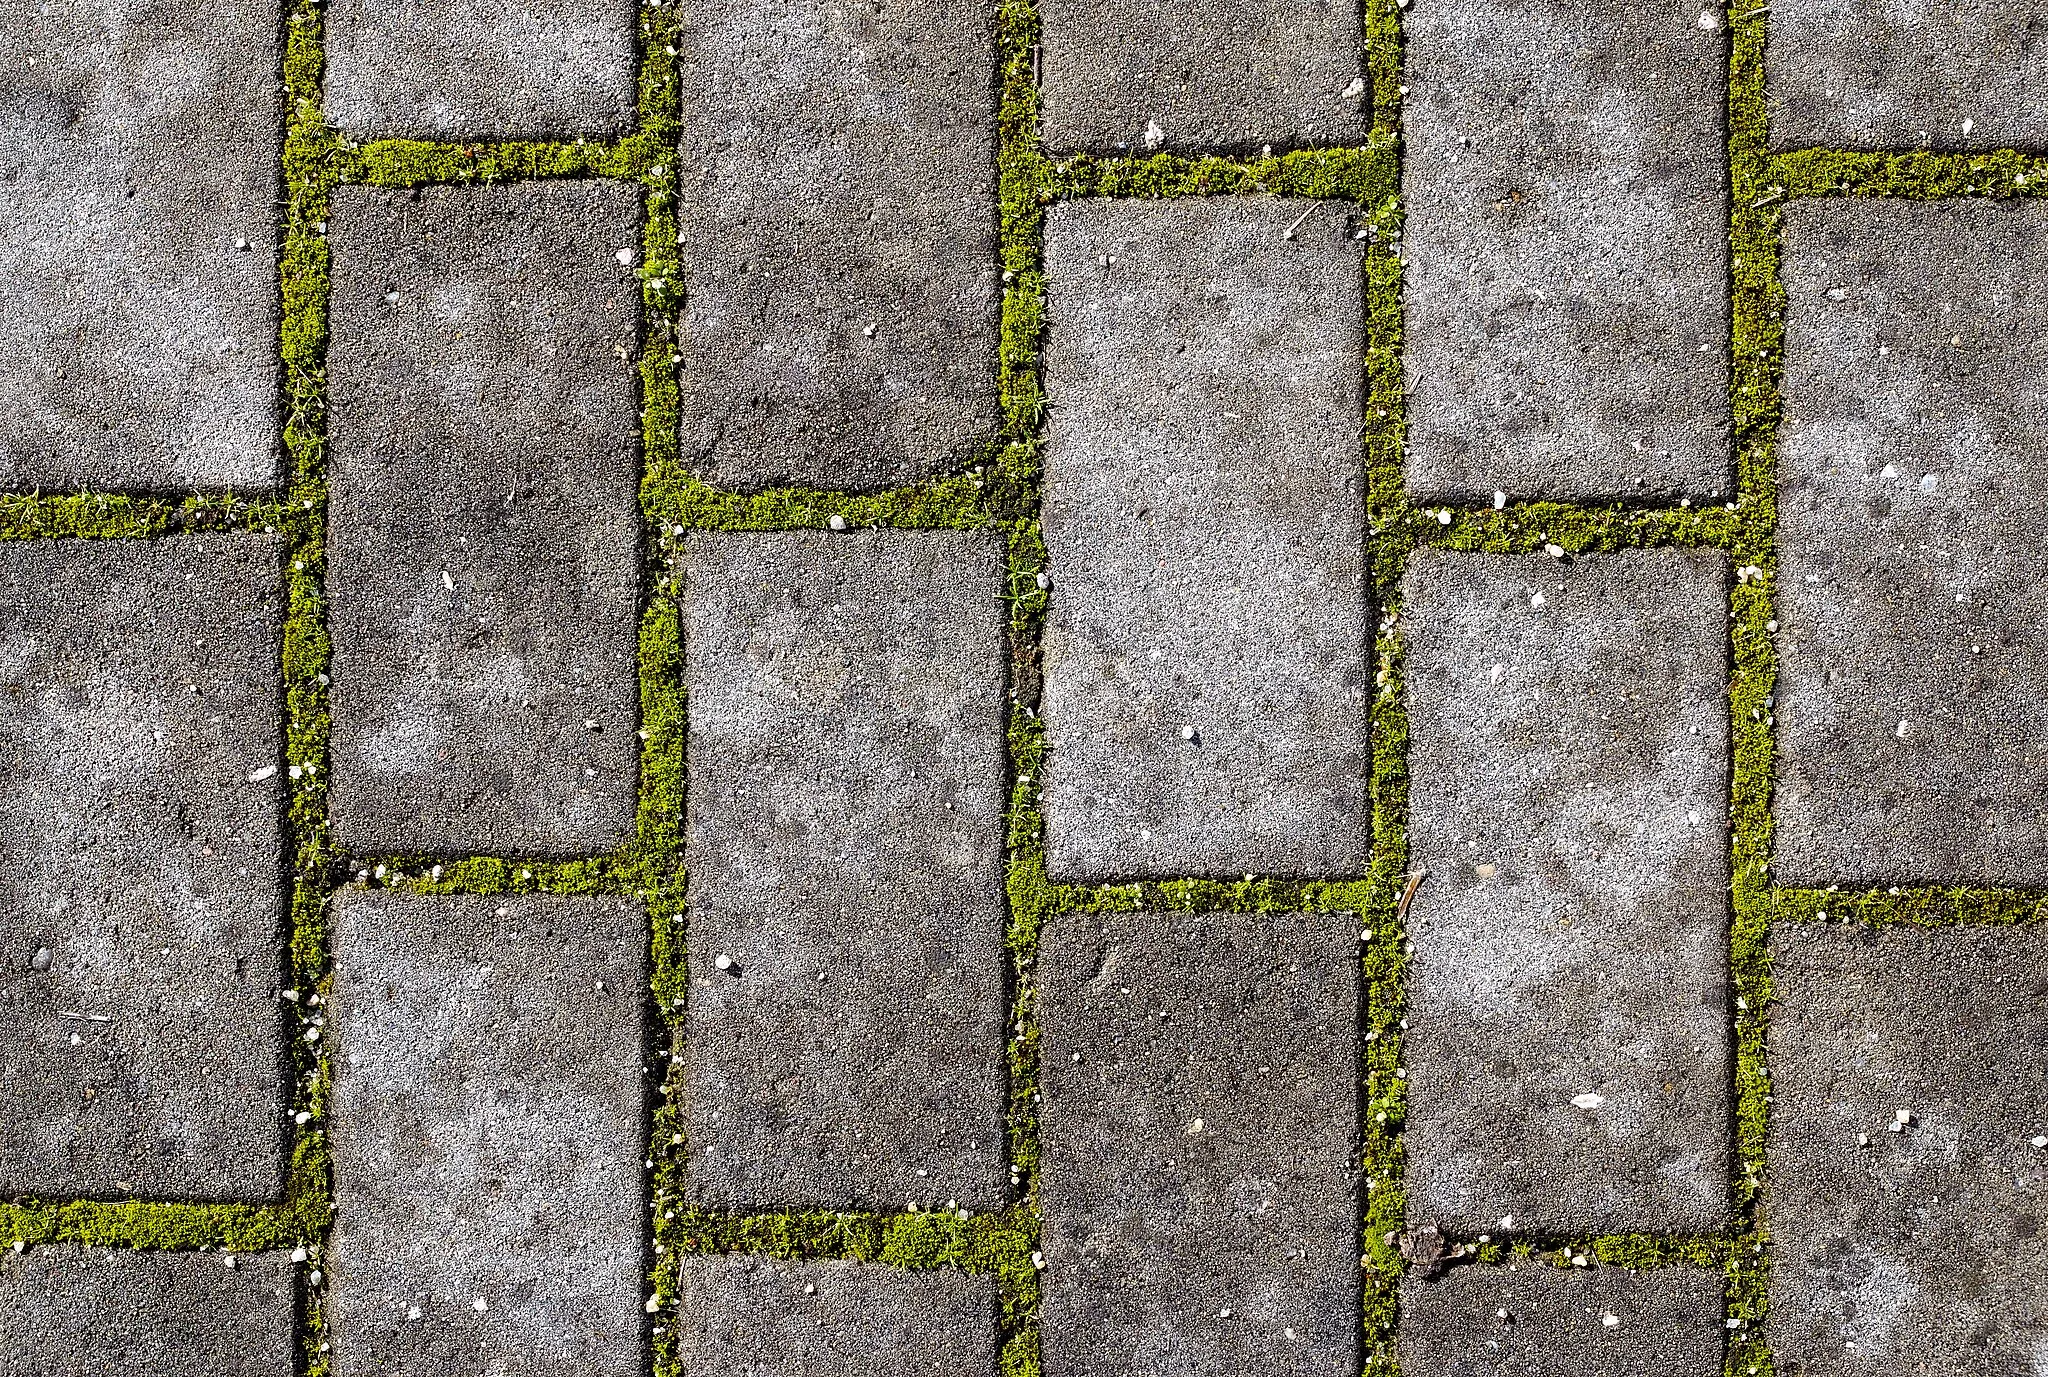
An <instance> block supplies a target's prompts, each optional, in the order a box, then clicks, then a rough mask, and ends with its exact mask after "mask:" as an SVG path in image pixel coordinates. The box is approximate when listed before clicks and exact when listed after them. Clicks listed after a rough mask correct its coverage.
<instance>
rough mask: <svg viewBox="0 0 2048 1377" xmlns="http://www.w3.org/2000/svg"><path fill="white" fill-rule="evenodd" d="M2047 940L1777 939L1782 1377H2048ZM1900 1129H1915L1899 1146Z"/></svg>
mask: <svg viewBox="0 0 2048 1377" xmlns="http://www.w3.org/2000/svg"><path fill="white" fill-rule="evenodd" d="M2044 939H2048V932H2044V930H2042V929H2040V928H2003V929H1999V928H1946V929H1941V930H1935V931H1929V930H1925V929H1919V928H1910V927H1893V928H1888V929H1884V930H1881V931H1880V930H1866V929H1861V928H1858V929H1853V930H1852V929H1849V928H1845V927H1840V926H1836V927H1827V926H1824V925H1807V924H1781V925H1780V926H1779V927H1777V928H1776V929H1775V930H1774V931H1773V932H1772V934H1771V958H1772V980H1773V987H1774V990H1775V993H1776V996H1777V1007H1776V1009H1775V1011H1774V1012H1773V1014H1772V1019H1771V1029H1770V1049H1769V1050H1770V1067H1771V1089H1772V1101H1771V1125H1770V1150H1769V1152H1768V1154H1767V1155H1766V1158H1765V1161H1766V1162H1767V1163H1768V1171H1769V1180H1768V1182H1767V1184H1768V1188H1769V1192H1770V1196H1769V1198H1770V1224H1771V1236H1772V1240H1773V1241H1772V1255H1773V1256H1772V1262H1771V1290H1770V1309H1769V1320H1768V1330H1767V1337H1768V1338H1769V1340H1770V1343H1771V1346H1772V1347H1773V1349H1774V1350H1775V1351H1776V1353H1777V1356H1778V1362H1779V1370H1780V1371H1796V1372H1803V1373H1805V1374H1807V1377H1850V1375H1851V1374H1873V1375H1874V1374H1878V1373H1887V1374H1888V1373H1894V1372H1913V1373H1924V1374H1927V1377H2004V1374H2008V1373H2031V1372H2034V1371H2037V1370H2038V1369H2039V1367H2040V1364H2041V1361H2042V1355H2043V1354H2044V1353H2048V1241H2044V1239H2043V1237H2042V1233H2041V1219H2042V1215H2043V1213H2044V1210H2043V1204H2042V1202H2043V1199H2044V1198H2048V1152H2044V1151H2043V1150H2042V1148H2041V1146H2039V1144H2041V1142H2042V1140H2043V1136H2044V1135H2048V1051H2044V1049H2048V940H2044ZM1901 1112H1904V1113H1906V1114H1907V1115H1909V1116H1910V1119H1909V1121H1908V1122H1906V1123H1904V1124H1902V1125H1899V1129H1900V1131H1898V1132H1896V1133H1894V1132H1892V1131H1890V1130H1891V1129H1892V1127H1893V1126H1894V1125H1895V1124H1898V1117H1897V1116H1898V1115H1899V1114H1900V1113H1901ZM1865 1139H1867V1140H1868V1141H1867V1143H1866V1142H1865V1141H1864V1140H1865Z"/></svg>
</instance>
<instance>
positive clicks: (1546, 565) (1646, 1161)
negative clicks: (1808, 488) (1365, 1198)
mask: <svg viewBox="0 0 2048 1377" xmlns="http://www.w3.org/2000/svg"><path fill="white" fill-rule="evenodd" d="M1726 583H1727V564H1726V561H1725V558H1724V557H1723V556H1721V555H1719V554H1711V553H1688V552H1681V551H1676V550H1643V551H1631V552H1626V553H1621V554H1612V555H1593V556H1589V557H1587V558H1584V559H1577V560H1573V561H1571V562H1569V563H1565V562H1560V561H1557V560H1553V559H1551V558H1549V557H1547V556H1545V555H1527V556H1525V555H1485V554H1468V553H1454V552H1449V551H1433V550H1432V551H1423V552H1421V553H1419V554H1418V555H1417V556H1416V557H1415V559H1414V561H1413V563H1411V565H1410V566H1409V570H1408V575H1407V580H1406V593H1405V602H1404V605H1403V610H1402V617H1401V621H1402V625H1403V626H1404V627H1405V628H1406V635H1407V653H1408V661H1407V664H1408V703H1409V707H1408V772H1409V781H1410V782H1409V792H1408V829H1409V830H1408V845H1409V857H1410V861H1411V864H1412V866H1413V867H1415V868H1418V869H1426V870H1427V871H1428V875H1427V878H1426V879H1425V880H1424V882H1423V884H1422V886H1421V888H1419V889H1418V890H1417V891H1416V894H1415V899H1414V902H1413V904H1412V906H1411V907H1410V908H1409V911H1408V929H1409V936H1410V939H1411V940H1412V942H1413V944H1414V955H1413V957H1412V958H1411V959H1410V964H1409V968H1408V969H1409V986H1408V1008H1409V1014H1408V1017H1409V1022H1410V1029H1409V1032H1408V1035H1407V1037H1408V1040H1407V1043H1406V1044H1405V1052H1406V1056H1407V1062H1408V1085H1409V1115H1408V1132H1407V1146H1408V1217H1409V1219H1410V1221H1411V1223H1415V1224H1422V1223H1434V1224H1437V1225H1439V1226H1440V1227H1441V1228H1443V1229H1444V1230H1445V1232H1447V1233H1455V1234H1463V1235H1472V1234H1480V1233H1492V1234H1495V1235H1499V1234H1502V1233H1515V1232H1538V1233H1549V1234H1558V1233H1571V1234H1597V1233H1610V1232H1617V1231H1624V1230H1644V1231H1648V1232H1654V1233H1713V1232H1717V1231H1719V1230H1720V1229H1721V1228H1722V1226H1723V1224H1724V1221H1725V1218H1726V1214H1727V1208H1728V1204H1727V1194H1728V1188H1727V1160H1728V1150H1729V1149H1728V1135H1729V1122H1728V1100H1729V1094H1730V1090H1729V1060H1728V1058H1729V1041H1730V1030H1729V1023H1728V1019H1729V1012H1728V970H1727V964H1728V963H1727V955H1726V949H1727V943H1728V921H1729V920H1728V879H1729V876H1728V709H1727V697H1726V694H1727V682H1728V671H1727V660H1728V649H1727V645H1728V639H1727V637H1728V631H1727V627H1728V616H1727V606H1728V602H1727V594H1726V592H1725V588H1726ZM1510 1219H1512V1221H1513V1223H1512V1224H1510V1223H1507V1222H1506V1221H1507V1220H1510Z"/></svg>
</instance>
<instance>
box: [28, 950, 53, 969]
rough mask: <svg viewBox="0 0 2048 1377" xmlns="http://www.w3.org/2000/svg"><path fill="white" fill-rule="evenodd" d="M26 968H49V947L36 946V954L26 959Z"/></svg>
mask: <svg viewBox="0 0 2048 1377" xmlns="http://www.w3.org/2000/svg"><path fill="white" fill-rule="evenodd" d="M28 968H29V969H30V970H32V971H47V970H48V969H50V949H49V948H48V947H37V948H36V954H35V955H34V956H31V957H30V958H29V959H28Z"/></svg>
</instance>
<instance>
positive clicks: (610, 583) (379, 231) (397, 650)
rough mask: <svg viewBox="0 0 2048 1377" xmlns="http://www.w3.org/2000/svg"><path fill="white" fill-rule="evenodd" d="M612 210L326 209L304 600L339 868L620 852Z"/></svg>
mask: <svg viewBox="0 0 2048 1377" xmlns="http://www.w3.org/2000/svg"><path fill="white" fill-rule="evenodd" d="M638 204H639V202H638V192H637V190H636V189H635V188H634V187H632V186H630V185H628V184H624V183H617V182H528V183H524V184H520V185H515V186H464V187H428V188H424V189H421V190H418V191H394V190H383V189H377V188H359V187H343V188H341V189H340V190H339V191H337V192H336V193H335V198H334V220H333V230H332V240H333V243H334V246H335V258H334V292H333V306H332V313H333V341H332V343H331V344H330V346H329V349H328V363H327V377H328V385H329V391H330V408H331V413H332V414H331V418H330V421H329V432H328V433H329V438H328V463H329V472H330V474H331V476H332V480H333V485H334V489H333V499H332V504H331V506H330V509H329V517H330V522H331V529H330V533H329V538H328V546H327V549H328V558H329V570H330V572H329V576H328V584H327V587H328V591H329V594H330V596H331V599H332V602H331V608H330V625H331V628H332V634H333V638H334V661H333V666H332V670H331V673H332V675H333V680H334V696H333V717H334V730H333V752H334V765H333V768H334V776H333V810H334V829H335V837H336V840H337V841H338V842H339V843H340V844H341V845H342V846H344V847H345V848H347V849H349V850H351V851H354V852H357V853H359V854H360V853H366V852H393V851H430V852H435V853H437V854H465V853H471V852H490V853H501V854H502V853H509V852H521V853H537V854H548V855H565V854H566V855H574V854H580V853H588V852H594V851H605V850H608V849H610V848H611V847H613V846H616V845H617V844H619V843H620V842H623V841H624V840H625V839H626V837H627V835H628V834H629V832H630V831H631V828H632V824H633V810H634V799H633V794H634V784H635V778H634V776H635V769H634V766H635V761H636V758H637V752H636V749H635V748H636V745H637V742H636V740H635V736H634V733H635V731H636V729H637V728H638V726H639V720H638V717H639V693H638V681H637V677H636V675H637V671H636V667H635V664H634V655H635V649H636V634H637V632H636V627H637V618H638V613H639V589H640V555H639V507H638V479H639V464H638V455H637V436H638V414H637V411H636V401H635V396H636V387H635V380H634V375H633V363H632V357H633V350H634V344H635V339H636V335H637V331H638V322H639V306H640V299H639V291H638V287H637V286H636V284H635V282H634V279H633V272H632V269H631V268H630V267H628V266H626V264H627V263H629V262H630V261H631V259H632V255H633V252H634V250H635V247H636V246H637V245H638V243H639V228H638V219H639V216H638ZM621 255H623V257H621Z"/></svg>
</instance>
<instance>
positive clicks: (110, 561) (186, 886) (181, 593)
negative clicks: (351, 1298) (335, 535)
mask: <svg viewBox="0 0 2048 1377" xmlns="http://www.w3.org/2000/svg"><path fill="white" fill-rule="evenodd" d="M281 563H282V561H281V555H280V552H279V549H278V542H277V541H276V540H275V539H273V538H269V537H265V536H260V535H215V536H185V537H178V538H173V539H168V540H163V541H153V542H148V543H144V542H140V541H69V542H62V543H59V542H51V541H39V542H35V543H29V542H20V541H9V542H6V543H4V544H0V1197H5V1196H10V1195H17V1194H37V1195H50V1196H57V1197H67V1196H93V1197H99V1198H126V1197H129V1196H141V1197H144V1198H157V1199H203V1200H265V1199H270V1198H272V1197H274V1196H277V1195H280V1194H282V1192H283V1189H284V1101H283V1087H282V1085H281V1080H282V1076H283V1069H282V1068H283V1044H282V1041H281V1034H280V1024H279V1018H278V1012H277V1010H278V1003H277V991H278V982H279V976H280V974H281V972H282V970H283V955H282V950H281V949H282V943H283V921H284V914H283V894H282V889H283V885H282V880H283V867H284V857H283V854H282V851H283V848H282V843H281V840H280V830H281V825H282V822H283V804H284V785H285V776H284V772H283V770H282V769H281V768H280V766H281V757H282V755H283V750H282V745H281V742H280V739H279V736H280V734H279V731H278V723H277V717H278V708H279V704H280V702H281V699H282V694H281V692H280V685H279V678H280V673H281V671H280V668H279V658H278V653H279V639H280V638H279V630H278V623H279V619H280V616H281V613H282V608H281V604H282V601H283V597H282V593H283V590H282V583H283V573H282V568H281Z"/></svg>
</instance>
